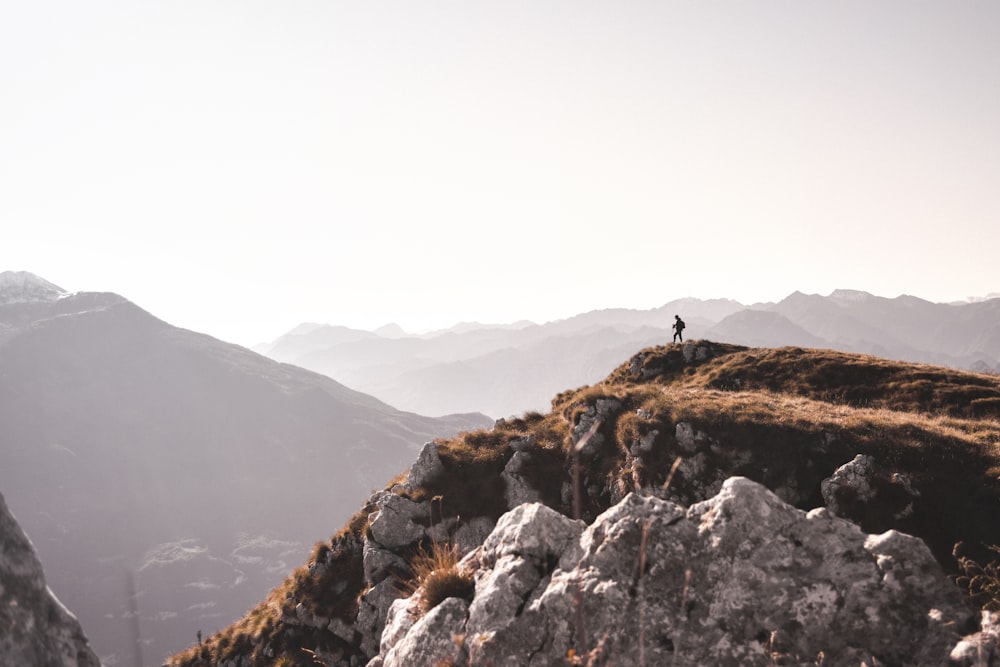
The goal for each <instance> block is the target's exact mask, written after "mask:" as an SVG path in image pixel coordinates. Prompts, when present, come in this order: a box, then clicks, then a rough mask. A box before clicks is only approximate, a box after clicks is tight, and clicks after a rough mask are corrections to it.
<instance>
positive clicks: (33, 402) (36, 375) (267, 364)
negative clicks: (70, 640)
mask: <svg viewBox="0 0 1000 667" xmlns="http://www.w3.org/2000/svg"><path fill="white" fill-rule="evenodd" d="M29 275H30V274H29ZM35 281H36V282H35V284H36V285H42V284H43V283H44V281H40V279H35ZM8 282H10V281H8ZM22 282H23V281H22ZM29 282H31V281H29ZM19 284H20V283H19ZM44 285H47V283H44ZM44 285H43V286H44ZM53 288H54V286H53ZM27 293H28V294H29V297H30V298H27V297H24V295H25V294H26V292H25V290H24V289H19V290H18V291H17V292H16V295H17V297H18V298H16V299H11V302H9V303H0V378H2V382H0V488H2V489H3V491H4V494H5V495H6V497H7V501H8V502H9V504H10V505H11V507H12V508H13V509H14V511H15V512H16V513H17V515H18V517H19V519H20V522H21V525H22V526H23V527H24V529H25V531H26V532H27V533H28V534H29V535H30V536H31V538H32V540H33V541H34V543H35V545H36V547H37V549H38V552H39V555H40V558H41V560H42V562H43V563H44V565H45V570H46V574H47V577H48V580H49V583H50V585H51V586H52V587H53V588H54V589H55V590H57V591H59V595H60V597H61V598H62V599H63V600H64V601H65V602H66V603H67V605H68V606H69V607H70V608H71V609H73V610H74V612H75V613H77V614H78V615H79V617H80V619H81V622H82V623H83V625H84V627H85V628H86V630H87V633H88V636H89V637H90V640H91V642H92V644H93V646H94V647H95V650H96V651H97V653H98V654H99V655H100V656H101V657H102V660H104V662H105V664H107V665H114V664H116V661H117V660H121V659H122V655H121V654H122V652H125V654H126V655H127V654H128V653H129V652H130V651H131V649H130V647H131V646H132V637H131V631H132V630H131V625H130V620H129V612H128V609H127V606H126V602H127V591H126V580H127V576H128V573H129V572H134V576H135V582H136V588H137V594H138V602H139V611H140V614H141V618H140V629H141V632H142V636H143V639H144V640H145V641H147V642H148V644H147V645H146V648H145V655H146V658H147V659H151V660H160V659H162V658H163V657H164V656H166V655H168V654H169V653H171V652H173V651H176V650H178V649H179V648H180V647H183V646H185V645H187V644H188V643H190V641H191V640H192V638H193V637H194V636H195V633H196V631H198V630H202V631H204V632H205V633H206V634H207V633H209V632H211V631H213V630H214V629H217V628H220V627H224V626H225V625H226V624H228V623H229V622H231V621H232V619H234V618H236V617H237V616H238V615H239V614H241V613H243V612H244V611H245V610H246V609H247V608H248V607H249V606H251V605H252V604H253V603H254V602H255V601H256V600H258V599H260V596H261V595H263V594H264V593H266V591H267V590H269V589H270V588H271V587H273V586H274V585H275V584H276V583H278V582H279V581H280V579H281V576H282V575H283V574H284V572H286V571H287V569H288V568H289V567H291V565H290V564H294V563H295V562H297V561H300V560H301V559H302V558H304V556H305V555H306V554H307V553H308V544H310V543H311V542H312V541H313V540H314V539H315V535H316V534H317V532H320V533H322V532H323V531H325V530H327V527H328V526H329V525H330V522H334V523H340V522H342V521H344V520H346V519H347V517H348V516H349V513H350V509H349V508H352V507H355V506H357V504H358V503H360V502H362V501H363V500H364V498H365V497H366V496H367V495H368V494H369V492H370V491H371V489H372V488H376V487H378V486H379V485H381V483H383V482H384V480H385V479H386V477H388V476H391V475H393V474H396V473H397V472H398V471H400V470H403V469H405V468H406V466H407V465H408V464H409V462H410V461H411V460H412V459H413V456H414V455H415V453H416V452H417V449H418V447H419V446H420V445H421V444H422V443H424V442H426V441H428V440H430V439H432V438H434V437H440V436H442V435H443V434H449V433H450V434H454V433H458V432H459V431H462V430H466V429H469V428H473V427H475V426H481V425H483V424H488V423H490V420H488V419H486V418H485V417H483V416H482V415H456V416H451V417H448V418H442V419H431V418H427V417H422V416H419V415H416V414H412V413H406V412H401V411H399V410H396V409H394V408H392V407H390V406H389V405H386V404H385V403H382V402H381V401H378V400H376V399H374V398H372V397H370V396H367V395H364V394H360V393H358V392H355V391H353V390H350V389H348V388H347V387H344V386H343V385H341V384H338V383H337V382H334V381H333V380H331V379H329V378H327V377H325V376H322V375H319V374H317V373H313V372H310V371H306V370H303V369H300V368H297V367H294V366H289V365H284V364H280V363H277V362H275V361H272V360H270V359H267V358H266V357H263V356H261V355H258V354H256V353H254V352H251V351H249V350H246V349H244V348H241V347H238V346H235V345H230V344H227V343H223V342H221V341H218V340H216V339H214V338H211V337H209V336H205V335H202V334H198V333H194V332H191V331H186V330H183V329H179V328H176V327H172V326H170V325H168V324H166V323H164V322H162V321H161V320H158V319H157V318H155V317H153V316H152V315H150V314H149V313H147V312H145V311H144V310H142V309H141V308H139V307H138V306H136V305H134V304H132V303H130V302H129V301H127V300H125V299H124V298H122V297H120V296H117V295H114V294H94V293H80V294H72V295H68V294H65V293H64V292H62V291H61V290H58V288H54V289H51V290H48V291H44V290H43V291H42V292H39V291H38V290H35V291H32V290H28V292H27ZM118 664H120V663H118Z"/></svg>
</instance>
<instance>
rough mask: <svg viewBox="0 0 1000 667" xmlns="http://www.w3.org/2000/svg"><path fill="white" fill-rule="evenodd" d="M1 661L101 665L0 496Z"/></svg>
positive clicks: (47, 666) (50, 666) (49, 666)
mask: <svg viewBox="0 0 1000 667" xmlns="http://www.w3.org/2000/svg"><path fill="white" fill-rule="evenodd" d="M0 665H12V666H13V665H31V666H32V667H100V661H99V660H98V659H97V656H96V655H94V652H93V651H92V650H91V649H90V645H89V644H88V643H87V638H86V637H84V635H83V630H82V629H81V628H80V624H79V622H77V620H76V617H75V616H73V614H71V613H70V612H69V611H67V610H66V608H65V607H63V606H62V604H61V603H60V602H59V600H57V599H56V596H55V595H54V594H53V593H52V591H50V590H49V588H48V586H46V585H45V576H44V574H43V572H42V564H41V563H40V562H39V561H38V556H37V554H36V553H35V548H34V547H33V546H32V544H31V541H30V540H29V539H28V537H27V535H25V534H24V531H23V530H21V527H20V526H19V525H18V524H17V521H16V520H15V519H14V517H13V515H11V513H10V512H9V511H8V509H7V504H6V503H5V502H4V499H3V496H0Z"/></svg>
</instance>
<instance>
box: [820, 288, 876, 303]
mask: <svg viewBox="0 0 1000 667" xmlns="http://www.w3.org/2000/svg"><path fill="white" fill-rule="evenodd" d="M871 298H872V295H871V294H869V293H868V292H862V291H861V290H856V289H837V290H833V291H832V292H831V293H830V299H831V300H833V301H836V302H837V303H860V302H861V301H867V300H868V299H871Z"/></svg>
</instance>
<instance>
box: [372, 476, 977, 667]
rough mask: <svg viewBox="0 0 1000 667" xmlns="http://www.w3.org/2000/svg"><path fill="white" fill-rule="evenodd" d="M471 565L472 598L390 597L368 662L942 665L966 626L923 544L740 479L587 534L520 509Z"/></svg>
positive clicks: (625, 506) (552, 516)
mask: <svg viewBox="0 0 1000 667" xmlns="http://www.w3.org/2000/svg"><path fill="white" fill-rule="evenodd" d="M462 565H463V566H464V567H466V568H468V569H469V571H471V572H472V573H474V577H475V582H476V587H475V596H474V598H473V599H472V600H471V601H466V600H460V599H457V598H451V599H448V600H446V601H444V602H443V603H441V604H440V605H438V606H437V607H436V608H434V609H433V610H431V611H430V612H429V613H428V614H426V615H425V616H423V617H420V615H419V613H418V611H417V598H418V596H419V595H420V591H418V592H417V593H416V594H415V595H414V596H413V597H411V598H409V599H400V600H397V601H395V602H394V603H393V604H392V606H391V609H390V612H389V617H388V619H387V622H386V627H385V631H384V633H383V635H382V643H381V646H380V654H379V656H378V657H376V658H374V659H373V660H372V661H371V662H370V663H369V667H392V666H403V665H406V666H419V665H434V664H438V663H439V662H440V661H442V660H443V661H445V664H454V665H470V666H471V665H496V666H497V667H499V666H502V665H511V666H513V665H553V664H566V661H567V658H570V659H571V660H577V661H578V662H576V663H571V664H590V665H605V664H616V665H642V664H646V665H660V664H677V665H732V666H736V665H741V666H742V665H758V664H759V665H771V664H785V665H787V664H795V665H815V664H817V662H818V661H819V662H820V664H823V665H826V666H828V667H829V666H831V665H851V666H857V665H859V664H861V663H862V662H866V663H867V664H884V665H928V666H930V665H934V666H940V665H946V664H948V663H949V658H950V655H951V653H952V650H953V648H955V647H956V644H958V643H959V641H960V640H961V636H960V633H961V631H962V630H963V629H965V628H966V627H967V624H968V622H969V620H970V617H971V614H970V610H969V609H968V608H967V606H966V605H965V604H964V602H963V600H962V599H961V596H960V594H959V592H958V590H957V588H956V587H955V586H954V585H953V584H952V583H951V582H950V581H949V580H948V579H947V578H946V577H945V575H944V574H943V573H942V572H941V569H940V567H939V566H938V564H937V563H936V562H935V560H934V559H933V557H932V555H931V553H930V551H929V550H928V549H927V547H926V546H925V545H924V543H923V542H921V541H920V540H918V539H916V538H914V537H910V536H908V535H904V534H902V533H899V532H896V531H888V532H885V533H883V534H881V535H867V534H865V533H863V532H862V531H861V529H860V528H858V526H856V525H855V524H853V523H850V522H848V521H845V520H842V519H839V518H837V517H835V516H833V515H832V514H831V513H830V512H829V511H828V510H826V509H817V510H813V511H811V512H809V513H806V512H802V511H800V510H797V509H795V508H793V507H791V506H789V505H786V504H785V503H784V502H782V501H781V500H780V499H779V498H778V497H777V496H776V495H774V494H773V493H771V492H770V491H768V490H767V489H766V488H765V487H763V486H761V485H759V484H756V483H754V482H752V481H750V480H747V479H745V478H739V477H735V478H731V479H729V480H727V481H726V482H725V483H724V484H723V485H722V488H721V490H720V492H719V493H718V495H716V496H715V497H714V498H711V499H710V500H707V501H705V502H702V503H698V504H695V505H692V506H691V507H690V508H688V509H685V508H683V507H682V506H680V505H677V504H675V503H672V502H670V501H665V500H661V499H658V498H654V497H643V496H638V495H634V494H633V495H629V496H627V497H626V498H625V499H624V500H622V501H621V502H620V503H618V504H617V505H615V506H613V507H612V508H610V509H609V510H608V511H607V512H605V513H603V514H602V515H601V516H599V517H598V518H597V520H596V521H595V522H594V523H593V524H592V525H590V526H589V527H587V526H585V525H584V524H583V523H581V522H578V521H573V520H571V519H568V518H566V517H564V516H562V515H560V514H559V513H557V512H555V511H553V510H551V509H549V508H547V507H545V506H543V505H540V504H526V505H522V506H520V507H518V508H516V509H515V510H513V511H512V512H509V513H508V514H506V515H504V517H502V518H501V520H500V521H499V522H498V524H497V526H496V528H495V529H494V531H493V532H492V533H491V534H490V536H489V537H488V538H487V539H486V541H485V542H484V543H483V545H482V546H481V547H479V548H478V549H476V550H474V551H472V552H471V553H470V554H469V555H468V556H466V558H465V559H464V560H463V561H462ZM876 661H877V662H876Z"/></svg>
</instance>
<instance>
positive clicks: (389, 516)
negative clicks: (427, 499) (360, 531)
mask: <svg viewBox="0 0 1000 667" xmlns="http://www.w3.org/2000/svg"><path fill="white" fill-rule="evenodd" d="M375 504H376V506H377V507H378V511H376V512H374V513H373V516H372V519H371V525H370V530H371V536H372V539H373V540H375V542H377V543H378V544H380V545H381V546H383V547H386V548H389V549H395V548H398V547H405V546H406V545H408V544H413V543H414V542H416V541H417V540H419V539H420V538H421V537H423V536H424V527H423V526H421V525H420V524H418V523H417V520H419V519H421V518H423V517H427V519H428V521H429V516H428V513H427V506H426V505H424V504H422V503H416V502H414V501H412V500H410V499H409V498H404V497H402V496H399V495H396V494H395V493H392V492H390V491H382V492H380V493H379V494H377V495H376V498H375Z"/></svg>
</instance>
